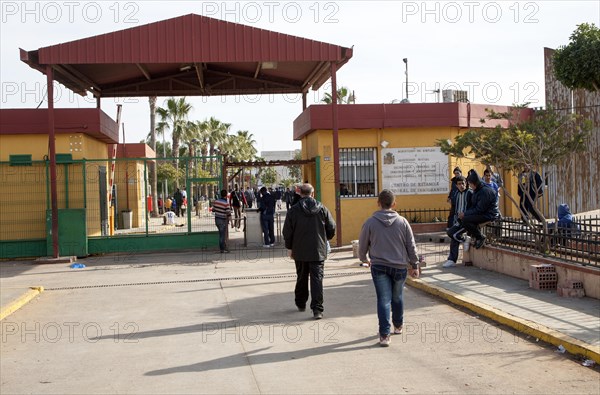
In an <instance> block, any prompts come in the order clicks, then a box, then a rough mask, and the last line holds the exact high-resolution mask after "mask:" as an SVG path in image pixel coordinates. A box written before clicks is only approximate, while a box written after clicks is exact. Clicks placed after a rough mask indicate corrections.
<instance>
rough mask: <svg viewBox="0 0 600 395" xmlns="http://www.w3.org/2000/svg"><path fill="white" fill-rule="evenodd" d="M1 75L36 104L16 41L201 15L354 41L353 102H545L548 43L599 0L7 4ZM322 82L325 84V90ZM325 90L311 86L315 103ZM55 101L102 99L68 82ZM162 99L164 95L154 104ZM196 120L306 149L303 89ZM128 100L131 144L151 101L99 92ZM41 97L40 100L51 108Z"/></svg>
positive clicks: (38, 88) (33, 75) (592, 13)
mask: <svg viewBox="0 0 600 395" xmlns="http://www.w3.org/2000/svg"><path fill="white" fill-rule="evenodd" d="M1 7H2V9H1V18H2V23H1V25H0V44H1V56H0V62H1V63H0V80H1V84H2V92H1V102H0V105H1V107H2V108H35V107H37V106H38V104H40V102H41V101H43V100H44V96H45V77H44V76H43V75H42V74H41V73H40V72H38V71H35V70H33V69H31V68H30V67H29V66H27V65H26V64H25V63H22V62H21V61H20V60H19V48H23V49H25V50H34V49H38V48H40V47H45V46H49V45H53V44H58V43H62V42H65V41H71V40H75V39H80V38H85V37H89V36H94V35H98V34H103V33H108V32H111V31H115V30H121V29H126V28H130V27H134V26H138V25H143V24H146V23H151V22H156V21H159V20H163V19H168V18H172V17H176V16H180V15H185V14H190V13H195V14H199V15H205V16H210V17H213V18H217V19H223V20H227V21H230V22H237V23H241V24H245V25H249V26H254V27H258V28H263V29H268V30H273V31H277V32H281V33H286V34H291V35H295V36H300V37H306V38H310V39H314V40H318V41H324V42H328V43H332V44H337V45H341V46H345V47H354V56H353V58H352V59H351V60H350V61H349V62H348V63H347V64H346V65H345V66H343V67H342V69H341V70H340V72H339V74H338V84H339V85H345V86H348V87H349V88H350V89H351V90H354V91H355V93H356V97H357V103H390V102H392V101H393V100H394V99H397V100H401V99H403V98H404V96H405V94H404V91H405V73H404V71H405V65H404V63H403V62H402V59H403V58H408V66H409V70H408V78H409V100H410V101H411V102H413V103H416V102H435V101H437V95H436V94H435V93H432V92H431V91H433V90H435V89H438V88H441V89H462V90H466V91H468V95H469V100H470V101H471V102H474V103H491V104H506V105H509V104H512V103H523V102H531V103H532V104H531V105H532V106H544V105H545V97H544V71H543V66H544V60H543V48H544V47H550V48H556V47H558V46H560V45H564V44H567V43H568V40H569V36H570V35H571V33H572V32H573V30H575V28H576V25H578V24H580V23H583V22H588V23H595V24H596V25H597V26H598V25H600V1H598V0H593V1H514V0H513V1H451V2H445V1H320V2H317V1H296V2H294V1H251V2H242V1H227V2H224V1H168V2H167V1H121V2H116V1H96V2H93V1H90V2H87V1H64V2H62V1H52V2H42V1H25V2H24V1H2V2H1ZM324 88H326V86H325V87H324ZM324 88H322V89H321V90H320V91H318V92H312V91H311V92H310V94H309V96H308V101H309V104H312V103H318V102H319V101H320V99H321V97H322V96H323V93H324V90H323V89H324ZM56 94H57V95H60V99H59V101H58V103H57V105H56V106H57V107H58V108H61V107H81V108H83V107H95V100H91V99H89V98H87V99H86V98H82V97H80V96H78V95H74V94H73V93H71V92H70V91H68V90H67V89H66V88H65V87H64V86H62V85H61V86H60V87H58V88H57V90H56ZM164 100H165V98H159V100H158V105H162V104H163V103H164ZM188 101H189V102H190V103H192V105H193V112H192V114H191V117H190V118H191V119H192V120H203V119H205V118H208V117H210V116H214V117H216V118H218V119H220V120H221V121H223V122H228V123H231V124H232V127H231V131H232V132H235V131H237V130H248V131H249V132H250V133H252V134H253V135H254V138H255V140H256V141H257V143H258V144H257V148H258V149H259V151H263V150H265V151H269V150H290V149H295V148H299V147H300V143H299V142H295V141H293V139H292V123H293V120H294V119H295V118H296V117H297V116H298V115H299V114H300V112H301V110H302V100H301V97H300V96H288V97H282V96H273V97H271V96H264V97H260V98H258V99H256V98H252V100H249V99H248V98H244V97H226V98H201V97H197V98H194V97H189V98H188ZM117 103H121V104H123V114H122V120H123V122H124V123H125V130H126V142H138V141H140V140H141V139H143V138H144V137H145V136H146V135H147V134H148V131H149V125H150V122H149V110H148V102H147V99H146V98H131V99H103V100H102V109H103V110H104V111H105V112H106V113H107V114H109V115H110V116H111V117H113V118H115V116H116V104H117ZM46 106H47V104H46V102H45V100H44V102H43V103H42V105H41V108H46Z"/></svg>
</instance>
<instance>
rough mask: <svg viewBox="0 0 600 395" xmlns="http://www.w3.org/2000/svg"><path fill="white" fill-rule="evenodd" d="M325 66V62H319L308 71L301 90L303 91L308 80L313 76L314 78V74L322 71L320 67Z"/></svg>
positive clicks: (308, 83)
mask: <svg viewBox="0 0 600 395" xmlns="http://www.w3.org/2000/svg"><path fill="white" fill-rule="evenodd" d="M326 67H327V62H319V63H318V64H317V66H316V67H315V68H314V69H313V70H312V71H311V72H310V74H309V75H308V77H306V79H305V80H304V82H302V90H303V91H304V90H305V88H306V87H307V86H308V85H310V82H311V81H312V80H313V78H315V75H318V74H320V73H322V71H321V70H322V69H323V68H326Z"/></svg>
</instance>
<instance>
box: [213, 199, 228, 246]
mask: <svg viewBox="0 0 600 395" xmlns="http://www.w3.org/2000/svg"><path fill="white" fill-rule="evenodd" d="M212 211H213V213H214V215H215V225H217V229H218V230H219V248H220V249H221V254H222V253H225V252H229V248H227V225H228V224H229V222H230V221H231V208H230V207H229V202H228V201H227V190H225V189H223V190H222V191H221V198H220V199H217V200H215V201H214V202H213V206H212Z"/></svg>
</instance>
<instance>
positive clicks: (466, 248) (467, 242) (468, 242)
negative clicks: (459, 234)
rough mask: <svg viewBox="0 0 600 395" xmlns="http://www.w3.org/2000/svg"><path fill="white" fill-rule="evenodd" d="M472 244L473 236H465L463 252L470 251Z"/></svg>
mask: <svg viewBox="0 0 600 395" xmlns="http://www.w3.org/2000/svg"><path fill="white" fill-rule="evenodd" d="M470 246H471V237H469V236H467V237H465V241H464V242H463V252H467V251H469V247H470Z"/></svg>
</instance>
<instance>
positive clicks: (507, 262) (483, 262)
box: [463, 246, 600, 299]
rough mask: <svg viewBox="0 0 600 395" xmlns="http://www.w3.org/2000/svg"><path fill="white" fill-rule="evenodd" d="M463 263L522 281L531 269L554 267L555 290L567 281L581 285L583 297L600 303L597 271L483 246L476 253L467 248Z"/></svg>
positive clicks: (599, 279) (598, 270) (526, 278)
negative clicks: (534, 267)
mask: <svg viewBox="0 0 600 395" xmlns="http://www.w3.org/2000/svg"><path fill="white" fill-rule="evenodd" d="M463 261H465V262H472V263H473V265H475V266H477V267H480V268H482V269H486V270H491V271H494V272H498V273H502V274H506V275H508V276H512V277H517V278H520V279H523V280H529V270H530V269H529V267H530V266H531V265H540V264H551V265H554V267H556V273H557V277H558V287H561V286H564V285H563V284H565V283H566V282H567V281H569V280H573V281H581V282H582V283H583V289H584V290H585V295H586V296H589V297H590V298H595V299H600V268H595V267H589V266H587V267H586V266H580V265H575V264H570V263H566V262H562V261H559V260H555V259H551V258H544V257H539V256H534V255H527V254H523V253H519V252H516V251H510V250H505V249H503V248H497V247H492V246H486V247H485V248H482V249H479V250H476V249H474V248H470V249H469V251H468V252H466V253H464V255H463Z"/></svg>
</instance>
